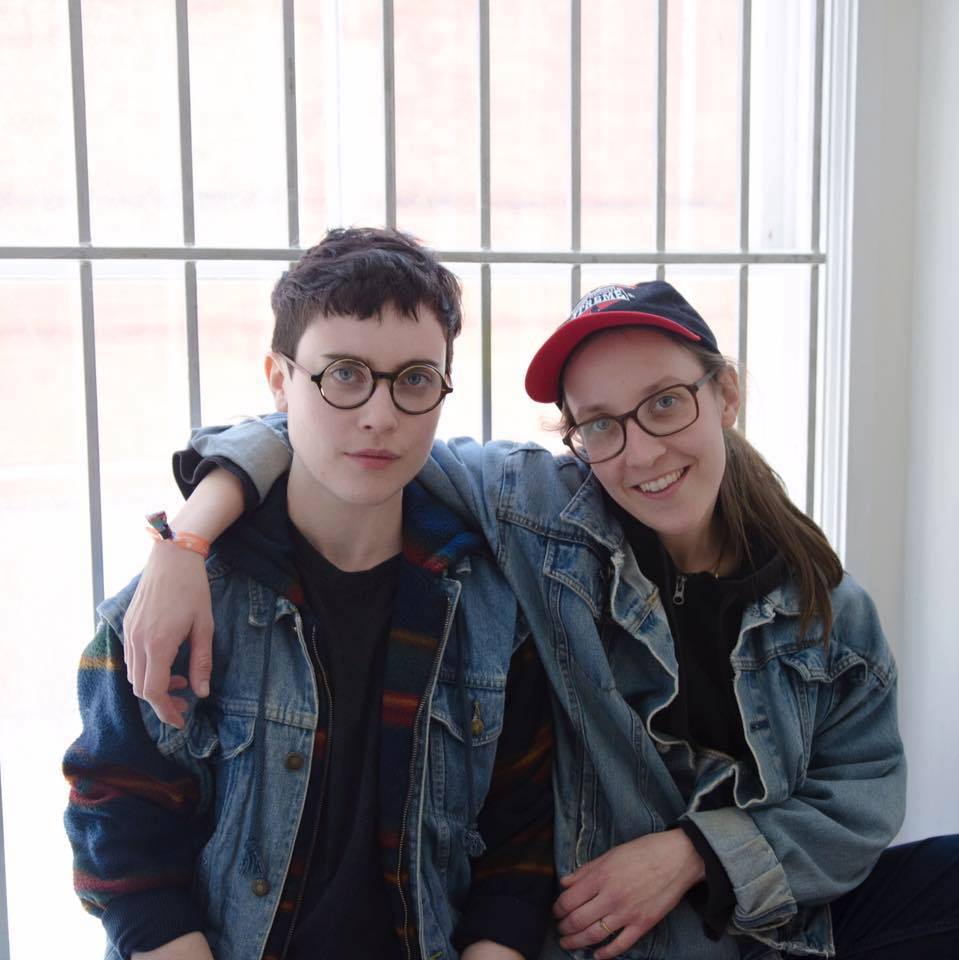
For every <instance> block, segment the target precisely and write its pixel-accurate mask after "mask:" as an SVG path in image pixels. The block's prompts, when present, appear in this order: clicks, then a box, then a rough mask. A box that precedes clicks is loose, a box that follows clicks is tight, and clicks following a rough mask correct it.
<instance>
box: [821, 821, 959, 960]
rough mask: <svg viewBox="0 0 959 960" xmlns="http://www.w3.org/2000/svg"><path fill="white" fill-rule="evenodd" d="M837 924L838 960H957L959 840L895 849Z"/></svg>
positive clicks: (838, 903) (837, 909)
mask: <svg viewBox="0 0 959 960" xmlns="http://www.w3.org/2000/svg"><path fill="white" fill-rule="evenodd" d="M832 920H833V934H834V936H835V941H836V960H957V958H959V834H954V835H952V836H946V837H932V838H930V839H928V840H918V841H916V842H915V843H907V844H903V845H902V846H900V847H890V849H888V850H886V851H885V853H883V855H882V856H881V857H880V858H879V862H878V863H877V864H876V866H875V868H874V869H873V871H872V873H871V874H869V876H868V877H867V878H866V879H865V880H864V881H863V882H862V884H860V885H859V886H858V887H857V888H856V889H855V890H851V891H850V892H849V893H847V894H846V895H845V896H842V897H840V898H839V899H838V900H835V901H834V902H833V904H832Z"/></svg>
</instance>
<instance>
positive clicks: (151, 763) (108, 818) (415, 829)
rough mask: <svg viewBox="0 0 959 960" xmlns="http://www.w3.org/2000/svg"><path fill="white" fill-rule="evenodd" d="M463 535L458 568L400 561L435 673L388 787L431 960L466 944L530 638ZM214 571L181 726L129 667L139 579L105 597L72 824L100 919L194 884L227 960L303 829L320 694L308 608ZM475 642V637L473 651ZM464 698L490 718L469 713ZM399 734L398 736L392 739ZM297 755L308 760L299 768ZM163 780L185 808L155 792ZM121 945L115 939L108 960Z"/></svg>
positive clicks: (402, 592)
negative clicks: (206, 686) (291, 761)
mask: <svg viewBox="0 0 959 960" xmlns="http://www.w3.org/2000/svg"><path fill="white" fill-rule="evenodd" d="M421 496H422V495H421ZM407 499H408V498H407ZM417 524H419V526H417ZM426 527H428V529H429V535H430V537H431V538H433V539H434V540H435V539H436V538H437V537H438V536H439V534H440V533H445V532H446V531H445V528H443V527H441V526H440V525H439V524H438V521H437V517H436V511H435V510H434V511H433V512H432V514H430V515H429V516H427V515H425V513H423V515H422V516H421V518H419V519H416V520H412V521H411V520H410V518H409V517H406V516H405V519H404V536H406V535H407V533H408V532H409V535H410V536H411V537H412V542H413V543H415V544H416V545H417V546H420V545H423V546H424V547H425V545H426V544H427V542H428V541H427V540H426V537H425V536H423V537H420V532H421V530H423V529H426ZM410 531H411V532H410ZM455 534H456V535H455V536H454V534H450V542H449V545H448V546H447V545H446V544H443V545H442V550H443V551H445V553H444V557H445V558H446V559H450V558H452V563H451V564H450V566H449V569H445V568H443V569H442V570H440V568H439V561H440V559H441V558H440V556H439V554H440V551H439V550H438V551H437V554H435V555H425V556H424V562H425V561H426V560H431V561H432V560H436V564H435V565H431V566H430V568H429V570H427V569H426V568H425V567H423V568H421V567H419V566H414V565H413V564H412V563H411V562H408V561H406V560H405V559H404V563H403V564H401V568H400V574H399V582H398V588H397V595H398V599H397V605H398V606H402V607H403V609H404V610H406V611H408V613H407V614H404V617H406V619H404V620H403V621H402V623H403V624H407V625H408V626H409V629H408V631H407V632H412V631H413V630H414V629H415V630H416V631H417V634H416V637H415V638H414V639H415V640H416V643H417V645H418V646H419V647H428V645H427V640H429V641H430V643H431V644H433V645H435V648H436V652H435V656H433V658H432V660H431V663H432V666H429V667H428V674H427V673H426V672H424V673H423V676H422V680H423V682H424V683H425V688H424V689H423V691H422V701H421V703H422V707H421V709H420V710H419V711H418V712H417V714H416V716H415V719H414V720H412V721H411V722H412V723H413V727H412V731H411V733H412V749H411V752H410V755H409V758H408V759H405V758H404V757H402V756H401V757H400V758H399V760H400V761H401V762H400V763H399V764H396V763H394V764H393V766H394V767H398V768H399V769H401V770H402V775H401V776H400V777H398V778H391V780H390V782H388V783H384V782H382V780H381V784H380V786H381V798H380V816H381V829H386V827H385V826H382V823H386V824H387V825H389V824H393V823H395V824H396V829H398V830H399V831H400V833H399V837H400V840H399V843H400V847H401V849H402V854H401V858H402V859H401V860H400V863H401V864H402V867H403V872H404V874H406V873H407V872H408V876H409V886H408V888H406V887H405V884H404V890H407V889H408V894H409V896H410V899H409V900H406V899H405V898H404V901H403V906H404V910H405V909H408V910H409V916H408V920H407V923H408V924H409V925H410V926H412V925H414V924H415V928H416V930H417V931H418V935H419V944H418V947H419V950H418V953H417V954H416V955H419V956H422V957H424V958H430V960H438V958H449V960H452V958H455V957H456V956H458V953H457V951H456V950H455V949H454V947H453V946H452V942H451V940H452V935H453V931H454V929H455V927H456V924H457V922H458V920H459V917H460V910H462V909H463V907H464V904H465V903H466V901H467V900H468V898H469V895H470V891H471V884H472V880H471V870H472V868H471V861H470V857H471V856H476V855H478V854H479V853H480V852H481V850H479V849H477V845H479V846H480V847H482V841H481V839H480V838H479V837H478V836H477V835H476V834H475V833H474V832H473V831H474V829H475V824H476V821H477V816H478V814H479V811H480V808H481V807H482V806H483V804H484V802H485V801H486V799H487V794H488V790H489V787H490V782H491V778H492V776H493V770H494V762H495V758H496V750H497V743H498V740H499V737H500V735H501V733H502V731H503V725H504V710H505V706H506V688H507V672H508V670H509V667H510V661H511V658H512V655H513V653H514V651H515V650H516V649H517V648H518V646H519V645H520V644H521V643H523V642H524V641H525V639H526V638H527V637H528V636H529V631H528V629H527V628H526V626H525V624H524V621H523V618H522V616H521V614H520V612H519V610H518V608H517V605H516V602H515V598H514V596H513V594H512V592H511V591H510V590H509V588H508V587H507V586H506V584H505V583H504V581H503V578H502V576H501V574H500V572H499V571H498V570H497V569H496V566H495V565H494V563H493V561H492V558H491V557H490V556H489V555H488V553H487V551H486V550H485V547H484V548H482V549H476V548H475V547H472V548H469V549H468V550H464V549H463V548H462V547H461V546H458V545H459V544H462V543H464V542H467V540H470V542H472V541H471V539H470V538H464V537H463V536H462V535H459V532H458V531H455ZM475 540H476V541H479V538H478V537H476V538H475ZM434 567H435V569H434ZM207 575H208V579H209V583H210V590H211V595H212V600H213V613H214V629H215V642H214V645H213V657H214V660H213V672H212V687H211V692H210V696H209V698H208V699H206V700H204V701H201V702H199V703H197V702H196V701H195V700H194V698H193V695H192V694H191V693H190V692H189V691H185V692H184V693H183V694H182V695H183V696H186V697H187V698H188V700H189V701H190V704H191V710H190V712H189V715H188V718H187V722H186V724H185V726H184V728H183V729H182V730H178V729H176V728H174V727H172V726H168V725H166V724H163V723H161V722H160V721H159V720H158V719H157V717H156V716H155V714H154V712H153V710H152V708H151V707H150V706H149V704H146V703H145V702H143V701H139V700H137V699H136V698H135V697H134V695H133V692H132V689H131V688H130V686H129V684H128V683H127V681H126V675H125V672H124V671H123V670H122V662H123V654H122V641H121V638H122V621H123V616H124V614H125V612H126V609H127V606H128V604H129V602H130V600H131V598H132V595H133V590H134V587H135V586H136V582H137V581H136V580H134V581H133V582H132V583H131V584H130V585H129V586H128V587H127V588H125V589H124V590H123V591H122V592H121V593H120V594H119V595H117V596H116V597H113V598H111V599H109V600H107V601H105V602H104V603H103V604H101V606H100V608H99V611H98V613H99V617H100V628H99V630H98V633H97V638H96V639H95V640H94V643H93V644H92V645H91V646H90V648H88V650H87V652H86V655H85V658H84V664H85V666H86V669H81V676H80V700H81V710H82V713H83V719H84V730H83V733H82V735H81V738H80V739H79V740H78V741H77V742H76V743H75V744H74V745H73V747H71V749H70V751H68V755H67V762H66V769H68V770H69V771H70V772H71V773H72V774H73V777H74V781H75V783H76V788H75V790H74V793H73V794H72V795H71V803H70V807H69V808H68V811H67V815H66V820H67V827H68V831H69V832H70V835H71V840H72V841H73V845H74V854H75V866H76V869H77V870H78V871H79V874H78V875H79V876H82V877H85V878H87V879H86V880H85V881H84V883H83V884H82V885H81V887H79V888H78V889H79V891H80V894H81V897H82V898H83V899H84V902H85V905H86V906H87V908H88V909H90V910H91V911H92V912H95V913H97V914H102V913H104V911H108V910H110V909H111V900H112V898H113V897H114V896H115V895H118V894H119V895H122V894H124V893H128V892H139V895H140V898H141V899H140V901H138V908H137V909H142V910H161V911H162V910H163V909H164V907H163V904H164V903H166V904H167V905H168V906H169V905H171V904H172V903H173V901H171V900H170V899H169V898H171V897H172V898H173V900H176V898H177V897H185V896H188V895H189V896H192V899H193V901H194V902H195V903H196V905H197V906H198V907H199V909H200V912H201V913H202V914H203V916H204V933H205V934H206V936H207V939H208V940H209V942H210V946H211V949H212V951H213V954H214V956H215V957H217V958H222V960H227V958H229V960H257V958H259V957H260V956H261V954H262V951H263V947H264V942H265V940H266V937H267V934H268V933H269V931H270V928H271V925H272V922H273V918H274V915H275V912H276V910H277V907H278V902H279V898H280V895H281V892H282V890H283V884H284V878H285V877H286V872H287V869H288V865H289V862H290V857H291V854H292V850H293V844H294V840H295V838H296V835H297V830H298V828H299V824H300V818H301V813H302V810H303V806H304V802H305V798H306V791H307V785H308V782H309V779H310V777H309V774H310V763H311V758H312V757H313V755H314V749H313V740H314V731H315V730H316V728H317V724H318V723H319V722H320V716H321V697H320V694H319V693H318V689H317V687H318V683H317V681H316V680H315V679H314V671H313V669H312V667H311V665H310V657H309V654H308V650H307V643H308V641H309V635H308V634H307V635H304V626H303V621H302V620H301V615H300V612H299V610H298V608H297V607H295V606H294V605H293V603H291V602H290V601H289V600H288V599H286V597H284V596H282V595H279V594H277V593H276V592H275V591H274V590H273V589H271V588H270V587H268V586H266V585H264V583H262V582H260V581H259V580H258V579H255V578H254V577H252V576H249V575H247V574H245V573H243V572H241V571H237V570H236V569H234V568H233V567H231V565H230V563H229V562H227V561H224V560H223V559H221V558H220V557H219V556H218V555H214V556H211V558H210V560H209V561H208V563H207ZM411 618H412V619H411ZM395 622H396V621H395V619H394V623H395ZM463 637H469V649H468V654H467V655H466V657H465V659H464V654H463V647H462V642H463ZM391 649H393V648H391ZM428 649H432V647H428ZM264 651H267V652H266V653H264ZM401 652H402V651H401ZM187 656H188V652H187V650H186V649H185V648H182V649H181V652H180V655H179V657H178V660H177V663H176V664H175V666H174V670H175V671H176V672H179V673H181V674H183V675H185V673H186V657H187ZM267 661H268V669H267ZM390 662H392V663H394V666H393V667H392V668H391V667H390V664H389V663H388V665H387V679H386V682H387V683H389V679H390V677H391V676H393V677H394V678H396V677H400V678H402V679H404V680H407V681H408V678H409V671H408V669H407V668H406V666H405V665H404V663H403V662H401V661H400V659H399V655H397V657H396V658H394V660H393V661H390ZM417 669H419V668H417ZM391 670H392V673H391V672H390V671H391ZM460 671H462V674H463V675H462V677H460V676H459V672H460ZM416 676H417V680H418V679H419V674H417V675H416ZM464 694H465V696H466V697H467V698H468V703H469V704H470V705H471V706H472V709H473V710H474V711H475V712H474V714H473V716H474V717H482V723H481V724H479V725H477V724H476V722H475V720H474V722H473V723H472V724H470V722H469V720H468V718H467V719H464V712H463V706H464V700H463V696H464ZM419 696H420V691H419V690H417V691H416V699H419ZM414 702H415V701H414ZM260 718H262V722H261V719H260ZM141 721H142V726H141ZM391 736H392V735H391ZM466 737H470V741H471V742H470V746H469V753H470V758H469V760H468V761H467V756H466V754H467V749H466V743H465V738H466ZM397 742H399V741H398V739H397V737H396V736H392V738H391V740H390V743H391V744H395V743H397ZM154 744H155V745H156V748H157V749H158V751H159V756H158V755H157V753H156V751H155V750H154ZM383 749H384V750H385V749H386V746H385V741H384V748H383ZM397 749H399V748H397ZM294 755H295V756H298V757H299V758H302V763H301V765H299V766H296V767H293V766H289V765H287V764H285V761H286V759H287V758H289V757H291V756H294ZM161 758H166V760H165V761H164V760H162V759H161ZM167 761H169V762H167ZM381 767H382V763H381ZM117 771H124V777H123V782H124V784H125V785H126V789H125V790H124V791H120V792H119V796H118V797H117V799H116V800H115V801H105V796H104V791H100V790H99V789H98V788H97V786H96V784H97V783H98V782H100V781H102V780H103V778H104V776H108V779H107V781H106V782H107V783H108V784H112V783H113V782H114V780H115V779H116V775H117ZM177 771H179V772H177ZM470 772H471V774H472V780H471V782H472V787H471V786H470V782H469V780H468V774H469V773H470ZM184 774H186V775H187V777H188V778H189V780H190V781H192V783H194V784H195V788H194V789H195V790H196V791H198V799H197V800H196V802H195V804H188V803H186V802H185V797H186V795H187V794H188V793H190V792H191V791H190V790H187V788H186V787H184V783H186V782H187V781H184V780H183V775H184ZM164 784H169V785H170V787H169V790H170V792H171V795H173V794H175V796H176V797H177V798H178V801H177V802H176V803H173V802H172V801H171V802H170V803H166V804H164V803H161V802H159V801H157V796H158V795H161V796H162V795H163V790H165V789H166V787H164ZM161 788H162V789H161ZM88 790H89V791H90V800H89V802H88V800H87V799H85V796H86V792H87V791H88ZM257 791H260V793H259V794H258V792H257ZM112 793H113V794H117V791H113V792H112ZM404 798H405V799H404ZM192 806H195V809H191V807H192ZM394 816H395V820H394V819H393V817H394ZM205 818H209V819H210V820H212V824H213V833H212V835H209V834H208V833H207V832H206V830H204V829H202V828H201V824H202V823H203V822H204V820H205ZM133 825H135V829H133ZM131 830H132V831H133V832H132V833H131ZM252 836H256V837H258V839H259V843H258V852H259V855H262V856H259V855H258V859H260V860H261V862H260V863H259V864H258V866H257V867H256V868H255V869H252V868H249V867H247V866H245V865H244V864H245V862H246V861H247V860H248V859H249V857H248V855H247V853H246V846H245V845H246V844H247V842H248V839H249V838H250V837H252ZM131 837H135V840H131ZM498 842H500V841H498ZM195 843H197V844H200V845H202V850H201V851H200V853H199V856H198V857H197V858H196V860H195V861H194V860H193V859H192V855H191V854H190V852H189V851H190V849H191V845H192V844H195ZM501 869H502V867H501ZM183 873H186V874H187V875H189V874H190V873H192V876H193V884H192V892H191V894H187V892H186V891H185V890H183V891H180V890H178V889H177V888H170V887H169V884H168V885H167V886H164V884H163V878H164V877H170V876H178V875H181V874H183ZM523 876H524V877H525V876H526V875H525V874H523ZM101 881H102V882H101ZM264 881H265V883H264ZM154 888H156V889H155V890H154ZM144 891H145V892H144ZM151 892H152V894H153V896H152V898H151ZM164 897H165V898H167V899H166V900H164ZM116 906H117V907H118V908H120V905H119V904H117V905H116ZM402 920H403V918H402V917H398V918H397V923H398V924H399V923H400V922H402ZM119 956H120V955H119V953H118V952H117V951H116V950H115V949H114V948H113V947H112V946H108V949H107V960H119Z"/></svg>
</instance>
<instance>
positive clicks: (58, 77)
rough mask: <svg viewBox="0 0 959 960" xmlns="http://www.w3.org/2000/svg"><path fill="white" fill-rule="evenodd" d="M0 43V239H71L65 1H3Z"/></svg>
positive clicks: (73, 212) (73, 215)
mask: <svg viewBox="0 0 959 960" xmlns="http://www.w3.org/2000/svg"><path fill="white" fill-rule="evenodd" d="M6 6H9V4H8V5H6ZM0 45H2V48H3V56H0V90H3V91H5V93H6V95H5V96H3V97H0V131H2V136H3V141H4V145H5V149H4V150H0V242H2V243H55V242H60V243H75V242H76V239H77V196H76V173H75V165H74V151H73V100H72V94H71V90H72V86H71V81H70V25H69V22H68V20H67V5H66V4H65V3H56V4H54V3H28V2H25V0H21V2H20V3H17V4H15V5H14V7H13V9H12V10H7V9H6V8H5V9H4V12H3V15H2V16H0Z"/></svg>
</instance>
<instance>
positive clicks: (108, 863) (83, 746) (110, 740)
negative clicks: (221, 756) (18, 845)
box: [63, 622, 209, 957]
mask: <svg viewBox="0 0 959 960" xmlns="http://www.w3.org/2000/svg"><path fill="white" fill-rule="evenodd" d="M77 687H78V693H79V700H80V714H81V718H82V721H83V731H82V733H81V734H80V737H79V738H78V739H77V740H76V741H75V742H74V743H73V744H72V745H71V746H70V748H69V749H68V750H67V753H66V756H65V757H64V761H63V772H64V775H65V776H66V778H67V781H68V782H69V784H70V799H69V804H68V806H67V810H66V814H65V816H64V820H65V824H66V829H67V835H68V837H69V840H70V843H71V845H72V847H73V877H74V887H75V889H76V892H77V894H78V896H79V897H80V900H81V903H82V905H83V907H84V908H85V909H86V910H87V911H89V912H90V913H92V914H94V915H95V916H98V917H99V918H100V919H101V921H102V922H103V925H104V927H105V929H106V932H107V936H108V937H109V939H110V941H111V942H112V943H113V944H114V946H115V947H116V949H117V950H118V951H119V953H120V955H121V956H123V957H127V956H129V954H130V953H131V952H132V951H133V950H151V949H154V948H156V947H158V946H161V945H162V944H164V943H167V942H168V941H170V940H173V939H175V938H176V937H179V936H182V935H183V934H185V933H189V932H191V931H194V930H202V929H203V916H202V914H201V912H200V910H199V908H198V906H197V905H196V904H195V903H194V901H193V900H192V899H191V896H190V883H191V880H192V877H193V865H194V862H195V859H196V856H197V855H198V853H199V850H200V848H201V847H202V845H203V843H204V842H205V841H206V839H207V837H208V835H209V827H208V825H207V823H206V817H205V816H204V814H203V807H204V804H203V803H202V802H201V798H202V797H204V795H205V794H206V793H207V791H206V789H205V784H204V782H203V775H202V771H201V770H200V769H199V768H197V769H195V770H188V769H185V768H184V767H181V766H180V765H178V764H176V763H174V762H173V761H171V760H170V759H168V758H166V757H164V756H163V755H162V754H161V752H160V751H159V749H158V748H157V744H156V743H155V741H154V739H153V737H151V735H150V734H149V733H148V731H147V728H146V726H145V723H147V722H149V721H148V718H147V712H149V713H150V717H152V711H149V707H147V710H146V711H142V712H141V708H140V706H139V701H138V700H137V698H136V697H135V696H134V694H133V690H132V688H131V687H130V684H129V683H128V681H127V677H126V668H125V666H124V662H123V649H122V644H121V640H120V638H119V637H118V636H117V634H116V633H115V632H114V631H113V629H112V628H111V627H110V626H109V624H107V623H106V622H101V624H100V626H99V629H98V630H97V633H96V636H95V637H94V639H93V641H92V642H91V643H90V645H89V646H88V647H87V648H86V650H85V651H84V653H83V656H82V657H81V660H80V670H79V676H78V684H77ZM153 723H154V724H155V726H156V728H157V730H159V728H160V723H159V721H157V720H155V718H154V719H153ZM170 729H172V728H170ZM177 734H178V735H180V734H179V731H177Z"/></svg>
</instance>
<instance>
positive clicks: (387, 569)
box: [286, 524, 400, 960]
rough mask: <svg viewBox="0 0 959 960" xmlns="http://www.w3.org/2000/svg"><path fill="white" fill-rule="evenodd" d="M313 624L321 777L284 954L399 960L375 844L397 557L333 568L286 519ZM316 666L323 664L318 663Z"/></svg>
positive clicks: (306, 959) (308, 958) (306, 958)
mask: <svg viewBox="0 0 959 960" xmlns="http://www.w3.org/2000/svg"><path fill="white" fill-rule="evenodd" d="M290 530H291V537H292V540H293V545H294V551H295V556H296V565H297V568H298V571H299V574H300V579H301V582H302V584H303V590H304V593H305V594H306V600H307V614H308V615H309V616H310V617H311V618H312V619H313V620H314V621H315V623H314V626H315V629H312V630H309V631H308V633H307V635H306V640H307V647H308V648H309V652H310V657H311V659H313V661H314V663H313V668H314V671H315V672H316V682H317V687H318V689H319V691H320V697H321V698H323V697H324V696H325V695H326V693H325V690H324V678H325V682H326V684H327V685H328V686H329V688H330V694H331V699H332V709H331V710H330V712H329V723H328V725H327V740H326V752H327V756H326V759H325V763H326V773H325V784H324V786H323V790H322V794H321V797H320V800H319V804H318V806H319V810H318V811H317V810H316V805H313V804H310V807H311V808H312V812H313V823H307V822H306V820H304V822H303V823H302V824H301V827H300V829H301V830H315V839H314V845H313V852H312V856H311V857H310V859H309V865H308V870H307V875H306V882H305V886H304V893H303V900H302V904H301V906H300V908H299V911H298V913H297V917H296V924H295V927H294V929H293V937H292V940H291V943H290V949H289V951H288V953H287V955H286V956H287V958H288V960H314V958H316V957H318V956H320V955H322V956H329V957H347V956H355V957H377V958H381V957H382V958H386V960H389V958H394V957H395V958H399V957H400V943H399V940H398V939H397V937H396V933H395V930H394V926H393V916H392V913H391V911H390V904H389V900H388V894H387V890H386V884H385V881H384V879H383V861H382V855H381V851H380V846H379V840H378V832H379V789H378V788H379V757H380V727H381V713H382V697H383V669H384V664H385V658H386V647H387V641H388V637H389V626H390V620H391V617H392V613H393V602H394V599H395V595H396V582H397V576H398V572H399V561H400V558H399V555H397V556H395V557H392V558H391V559H389V560H386V561H385V562H383V563H381V564H379V565H378V566H376V567H374V568H372V569H371V570H363V571H359V572H356V573H347V572H345V571H343V570H340V569H338V568H337V567H335V566H333V564H331V563H330V562H329V561H327V560H326V559H325V558H324V557H323V556H322V555H321V554H320V553H319V552H318V551H316V550H315V549H314V548H313V547H312V546H311V545H310V543H309V542H308V541H307V540H306V538H305V537H304V536H303V535H302V534H301V533H300V532H299V531H298V530H297V529H296V528H295V527H294V526H293V525H292V524H290ZM320 665H322V667H321V666H320Z"/></svg>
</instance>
